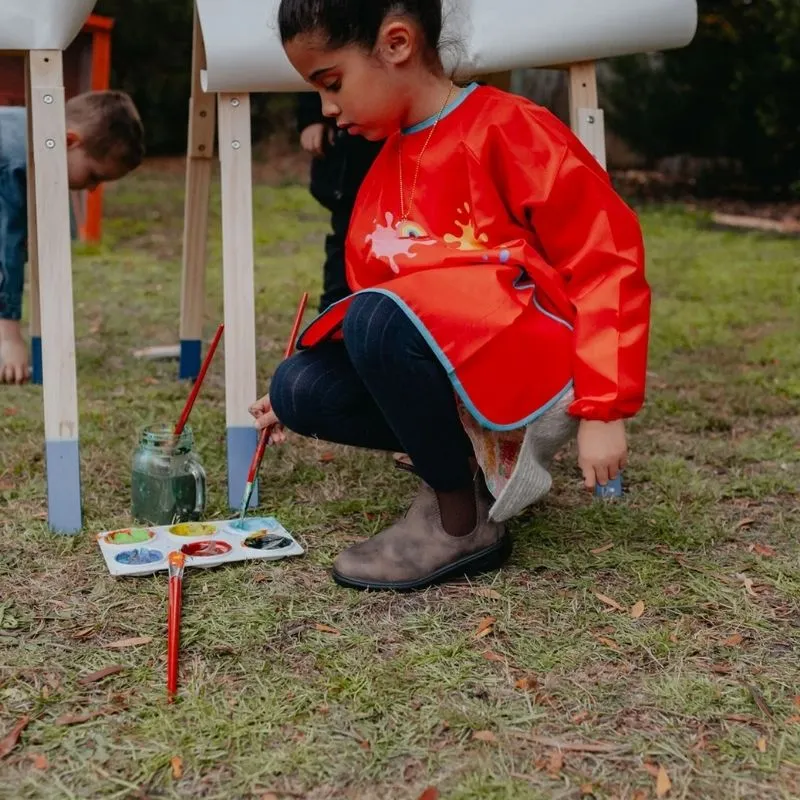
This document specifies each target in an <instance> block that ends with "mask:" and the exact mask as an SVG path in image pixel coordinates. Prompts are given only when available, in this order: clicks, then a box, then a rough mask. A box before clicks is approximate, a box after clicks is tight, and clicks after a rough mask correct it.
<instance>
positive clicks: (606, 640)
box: [595, 636, 619, 650]
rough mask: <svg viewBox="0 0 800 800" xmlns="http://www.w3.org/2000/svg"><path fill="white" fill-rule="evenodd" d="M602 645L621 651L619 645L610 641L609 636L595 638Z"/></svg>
mask: <svg viewBox="0 0 800 800" xmlns="http://www.w3.org/2000/svg"><path fill="white" fill-rule="evenodd" d="M595 638H596V639H597V641H598V642H600V644H604V645H605V646H606V647H610V648H611V649H612V650H619V645H618V644H617V643H616V642H615V641H614V640H613V639H609V638H608V637H607V636H597V637H595Z"/></svg>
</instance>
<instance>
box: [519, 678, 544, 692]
mask: <svg viewBox="0 0 800 800" xmlns="http://www.w3.org/2000/svg"><path fill="white" fill-rule="evenodd" d="M538 685H539V681H537V680H536V677H535V676H534V675H526V676H525V677H524V678H520V679H519V680H518V681H517V682H516V683H515V684H514V688H516V689H522V691H523V692H529V691H532V690H533V689H536V687H537V686H538Z"/></svg>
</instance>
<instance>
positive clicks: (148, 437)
mask: <svg viewBox="0 0 800 800" xmlns="http://www.w3.org/2000/svg"><path fill="white" fill-rule="evenodd" d="M174 430H175V429H174V427H173V426H172V425H166V424H164V423H153V424H151V425H146V426H145V427H144V428H142V432H141V436H140V440H141V442H142V444H147V445H151V446H153V447H164V446H166V445H172V446H173V447H188V448H191V446H192V444H193V443H194V434H193V432H192V428H191V426H189V425H186V426H185V427H184V429H183V430H182V431H181V434H180V436H178V437H177V438H176V436H175V434H174Z"/></svg>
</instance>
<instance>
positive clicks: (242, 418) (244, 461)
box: [218, 93, 258, 509]
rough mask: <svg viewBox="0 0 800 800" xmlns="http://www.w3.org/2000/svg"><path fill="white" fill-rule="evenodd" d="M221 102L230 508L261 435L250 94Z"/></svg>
mask: <svg viewBox="0 0 800 800" xmlns="http://www.w3.org/2000/svg"><path fill="white" fill-rule="evenodd" d="M218 105H219V159H220V184H221V194H222V278H223V291H224V302H225V416H226V420H227V426H228V501H229V503H230V506H231V508H234V509H238V508H239V506H240V504H241V501H242V494H243V492H244V487H245V484H246V482H247V470H248V467H249V465H250V460H251V458H252V456H253V452H254V451H255V448H256V444H257V438H258V437H257V435H256V429H255V428H254V426H253V420H252V417H251V416H250V414H249V413H248V411H247V409H248V406H249V405H250V404H251V403H252V402H253V401H254V400H255V399H256V334H255V289H254V286H253V176H252V163H251V158H252V148H251V140H250V96H249V95H248V94H227V93H225V94H220V95H219V104H218ZM256 494H257V493H256V492H253V499H252V502H251V507H253V506H255V505H256V504H257V503H258V498H257V496H256Z"/></svg>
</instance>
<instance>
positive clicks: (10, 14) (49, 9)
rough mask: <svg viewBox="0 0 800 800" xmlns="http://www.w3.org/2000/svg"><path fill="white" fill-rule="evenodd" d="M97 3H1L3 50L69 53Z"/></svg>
mask: <svg viewBox="0 0 800 800" xmlns="http://www.w3.org/2000/svg"><path fill="white" fill-rule="evenodd" d="M96 2H97V0H0V50H66V48H67V47H68V46H69V44H70V43H71V42H72V40H73V39H74V38H75V37H76V36H77V35H78V32H79V31H80V29H81V28H82V27H83V23H84V22H86V19H87V17H88V16H89V14H91V13H92V9H93V8H94V6H95V3H96Z"/></svg>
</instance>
